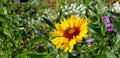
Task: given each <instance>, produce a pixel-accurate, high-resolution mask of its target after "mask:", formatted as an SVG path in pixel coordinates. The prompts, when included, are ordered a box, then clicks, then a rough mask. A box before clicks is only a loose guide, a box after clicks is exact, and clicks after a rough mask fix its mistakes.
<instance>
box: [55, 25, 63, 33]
mask: <svg viewBox="0 0 120 58" xmlns="http://www.w3.org/2000/svg"><path fill="white" fill-rule="evenodd" d="M55 28H56V30H57V31H60V32H63V31H64V29H63V27H62V26H61V24H55Z"/></svg>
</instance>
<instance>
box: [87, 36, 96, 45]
mask: <svg viewBox="0 0 120 58" xmlns="http://www.w3.org/2000/svg"><path fill="white" fill-rule="evenodd" d="M86 42H87V43H88V47H91V46H92V44H93V43H94V39H92V34H88V35H87V40H86Z"/></svg>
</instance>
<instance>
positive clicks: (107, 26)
mask: <svg viewBox="0 0 120 58" xmlns="http://www.w3.org/2000/svg"><path fill="white" fill-rule="evenodd" d="M103 19H104V22H105V24H106V28H107V32H108V33H111V32H114V28H113V25H112V23H111V22H110V19H109V17H108V16H103Z"/></svg>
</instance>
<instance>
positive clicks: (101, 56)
mask: <svg viewBox="0 0 120 58" xmlns="http://www.w3.org/2000/svg"><path fill="white" fill-rule="evenodd" d="M93 58H107V57H106V55H105V54H100V55H95V56H93Z"/></svg>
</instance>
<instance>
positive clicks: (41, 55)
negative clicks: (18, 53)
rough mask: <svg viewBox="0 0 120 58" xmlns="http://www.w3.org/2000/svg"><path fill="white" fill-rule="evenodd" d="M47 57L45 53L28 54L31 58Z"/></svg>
mask: <svg viewBox="0 0 120 58" xmlns="http://www.w3.org/2000/svg"><path fill="white" fill-rule="evenodd" d="M46 55H47V53H46V52H43V53H36V52H28V53H27V56H28V57H30V58H45V56H46Z"/></svg>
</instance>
